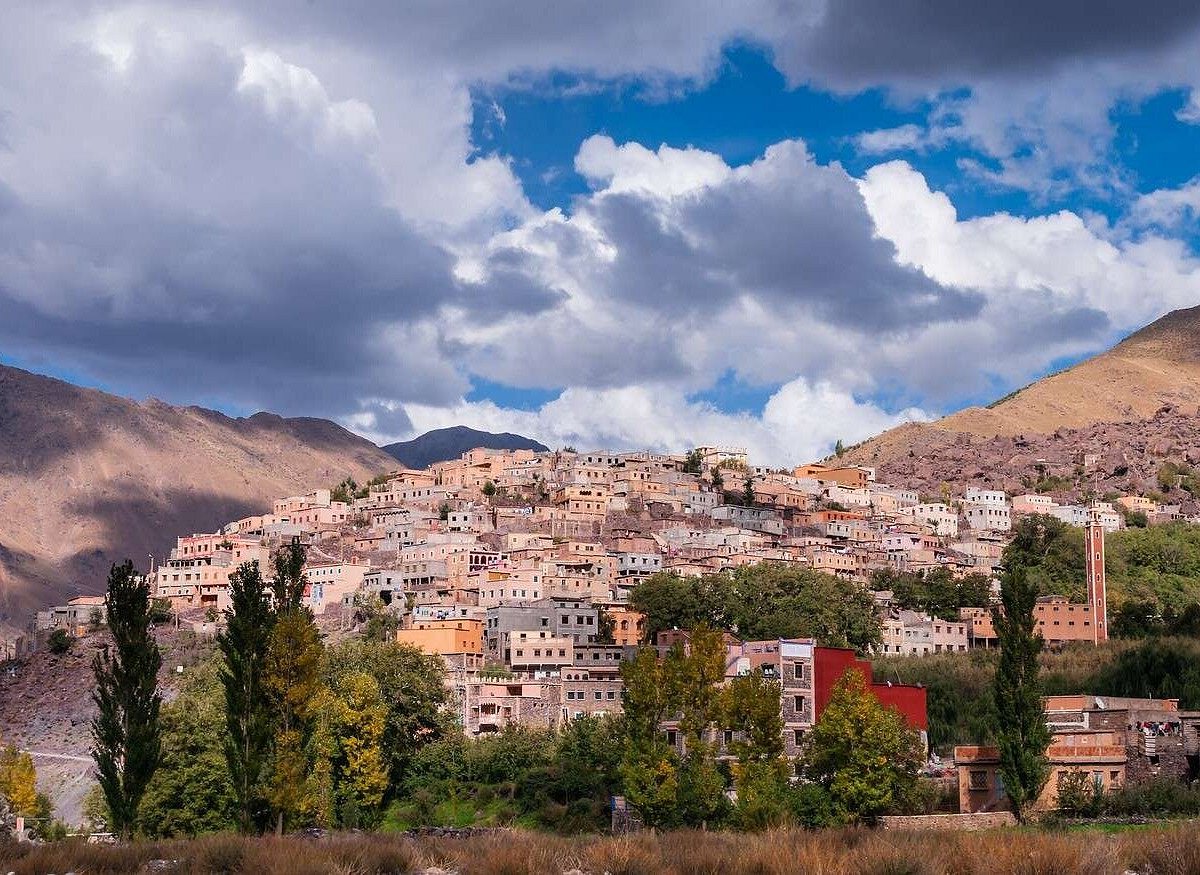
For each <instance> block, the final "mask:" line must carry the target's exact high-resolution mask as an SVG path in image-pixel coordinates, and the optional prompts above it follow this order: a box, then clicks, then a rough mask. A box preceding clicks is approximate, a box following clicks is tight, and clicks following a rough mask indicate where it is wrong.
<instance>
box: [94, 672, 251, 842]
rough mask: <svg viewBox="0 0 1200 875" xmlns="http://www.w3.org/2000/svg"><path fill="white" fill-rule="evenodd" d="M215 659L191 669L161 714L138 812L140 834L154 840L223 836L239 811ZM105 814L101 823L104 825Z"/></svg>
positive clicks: (218, 673)
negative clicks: (154, 766)
mask: <svg viewBox="0 0 1200 875" xmlns="http://www.w3.org/2000/svg"><path fill="white" fill-rule="evenodd" d="M224 692H225V690H224V687H223V684H222V675H221V666H220V662H219V660H217V659H215V658H211V657H210V658H209V659H208V660H206V661H205V662H202V663H200V664H199V665H198V666H195V667H194V668H192V669H191V670H190V671H189V672H188V675H187V677H186V680H185V681H184V683H183V686H182V688H181V689H180V691H179V694H178V696H176V697H175V699H174V700H172V701H171V702H169V703H167V704H164V705H163V707H162V711H161V715H160V724H161V729H162V756H161V759H160V760H159V768H158V770H157V771H156V772H155V773H154V777H153V778H152V779H151V781H150V784H149V786H148V787H147V788H146V795H145V797H144V798H143V799H142V804H141V807H140V809H139V812H138V832H139V833H140V834H141V835H144V836H150V837H154V838H171V837H180V836H190V835H196V834H198V833H209V832H223V831H228V830H234V829H236V828H237V827H238V822H239V813H240V811H241V808H240V805H239V799H238V796H237V793H236V791H235V788H234V782H233V780H232V779H231V778H230V774H231V773H230V769H229V768H228V765H227V762H226V750H227V746H226V744H225V743H224V738H225V732H226V729H227V723H226V719H225V707H224V706H225V695H224ZM100 801H101V802H102V799H101V800H100ZM109 817H110V815H109V814H108V812H107V809H106V808H105V809H103V810H102V811H101V812H100V818H101V819H102V820H103V821H104V822H108V820H109Z"/></svg>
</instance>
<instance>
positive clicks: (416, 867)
mask: <svg viewBox="0 0 1200 875" xmlns="http://www.w3.org/2000/svg"><path fill="white" fill-rule="evenodd" d="M427 869H437V870H441V871H442V872H454V873H458V875H545V873H551V875H561V873H564V872H571V871H573V870H575V871H577V872H583V873H588V875H601V873H605V872H607V873H611V875H660V873H663V875H784V873H796V872H806V873H816V875H926V873H928V875H976V873H978V875H984V873H987V875H997V873H1009V872H1012V873H1021V875H1084V873H1086V875H1122V873H1125V872H1137V873H1145V875H1191V873H1198V872H1200V824H1197V823H1196V822H1190V823H1186V824H1179V825H1175V826H1170V827H1153V828H1149V829H1142V830H1136V831H1132V830H1131V831H1123V832H1119V833H1113V834H1106V833H1104V832H1102V831H1096V830H1089V831H1086V832H1082V831H1058V832H1048V831H1039V830H1030V829H1008V830H995V831H989V832H982V833H953V834H947V833H903V832H882V831H871V830H866V829H846V830H826V831H822V832H803V831H790V830H789V831H777V832H766V833H759V834H738V833H720V832H711V833H702V832H671V833H663V834H658V835H654V834H650V833H643V834H639V835H634V836H628V837H601V836H595V837H574V838H560V837H556V836H551V835H546V834H540V833H533V832H523V831H515V832H506V833H492V834H489V835H484V836H475V837H471V838H445V837H438V838H434V837H423V838H409V837H406V836H397V835H381V834H374V835H361V834H359V835H351V834H342V835H334V836H329V837H326V838H321V839H305V838H299V837H285V838H282V839H276V838H270V837H269V838H258V839H245V838H239V837H235V836H210V837H207V838H202V839H196V840H192V841H181V842H158V843H149V842H146V843H141V842H135V843H132V844H128V845H112V846H104V845H87V844H83V843H80V842H60V843H57V844H52V845H44V846H40V847H29V846H16V845H12V844H8V845H0V872H9V871H12V872H15V873H17V875H47V873H59V875H62V873H65V872H76V873H80V875H83V873H87V875H118V873H120V875H124V873H137V872H147V873H148V872H175V873H187V875H215V873H243V875H260V873H262V875H317V873H320V875H329V873H335V875H385V873H422V872H425V871H426V870H427Z"/></svg>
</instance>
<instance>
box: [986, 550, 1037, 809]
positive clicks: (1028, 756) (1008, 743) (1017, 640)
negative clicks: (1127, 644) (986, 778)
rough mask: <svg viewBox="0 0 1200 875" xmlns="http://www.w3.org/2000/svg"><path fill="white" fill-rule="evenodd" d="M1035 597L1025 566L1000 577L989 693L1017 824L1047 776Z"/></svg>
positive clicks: (1033, 586)
mask: <svg viewBox="0 0 1200 875" xmlns="http://www.w3.org/2000/svg"><path fill="white" fill-rule="evenodd" d="M1037 596H1038V591H1037V586H1036V585H1035V584H1034V583H1033V582H1032V581H1031V580H1030V578H1029V576H1028V575H1027V574H1026V571H1025V566H1024V565H1023V564H1020V563H1017V564H1015V565H1013V566H1010V567H1009V568H1008V569H1007V570H1006V571H1005V573H1004V576H1003V577H1002V578H1001V581H1000V605H998V606H997V607H996V608H995V609H993V611H992V623H993V625H994V626H995V628H996V638H997V639H998V640H999V643H1000V661H999V663H997V665H996V680H995V684H994V688H993V690H994V696H995V700H996V713H997V714H998V715H999V717H1000V725H999V730H998V732H997V742H998V745H999V747H1000V775H1001V777H1002V778H1003V779H1004V786H1005V790H1006V791H1007V793H1008V798H1009V801H1010V802H1011V803H1012V807H1013V812H1014V813H1015V814H1016V815H1017V817H1018V818H1020V819H1023V818H1024V814H1025V812H1026V810H1027V809H1028V807H1029V806H1030V805H1032V804H1033V803H1034V802H1036V801H1037V798H1038V796H1039V795H1040V794H1041V792H1042V788H1043V787H1044V786H1045V785H1046V779H1047V778H1048V777H1049V776H1050V766H1049V760H1048V759H1047V757H1046V748H1047V747H1048V746H1049V744H1050V737H1051V736H1050V730H1049V728H1047V726H1046V716H1045V714H1044V713H1043V711H1042V689H1041V684H1040V683H1039V680H1038V654H1039V653H1040V652H1041V650H1042V636H1041V634H1040V633H1039V632H1038V631H1037V624H1036V621H1035V620H1034V616H1033V610H1034V606H1035V605H1036V604H1037Z"/></svg>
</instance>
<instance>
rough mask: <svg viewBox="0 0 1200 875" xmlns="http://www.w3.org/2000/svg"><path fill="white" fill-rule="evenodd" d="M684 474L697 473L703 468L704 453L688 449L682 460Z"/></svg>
mask: <svg viewBox="0 0 1200 875" xmlns="http://www.w3.org/2000/svg"><path fill="white" fill-rule="evenodd" d="M682 470H683V473H684V474H699V473H700V472H701V471H703V470H704V454H703V453H701V452H700V451H699V450H690V451H689V452H688V454H687V457H686V458H685V459H684V460H683V469H682Z"/></svg>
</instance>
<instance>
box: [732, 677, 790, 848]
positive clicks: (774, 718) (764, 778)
mask: <svg viewBox="0 0 1200 875" xmlns="http://www.w3.org/2000/svg"><path fill="white" fill-rule="evenodd" d="M779 690H780V686H779V681H777V680H772V679H770V678H766V677H764V676H763V673H762V669H757V668H756V669H754V670H753V671H752V672H750V674H747V675H740V676H738V677H736V678H734V679H733V680H731V681H730V682H729V683H728V684H726V685H725V687H724V688H723V689H722V691H721V710H722V714H723V718H724V727H725V728H726V729H728V730H732V731H733V733H734V736H733V742H732V743H731V744H730V745H729V752H730V753H732V754H733V755H734V756H735V757H737V759H736V761H735V762H734V764H733V766H732V771H733V782H734V786H735V787H736V788H737V807H736V808H735V809H734V817H735V819H736V822H737V824H738V826H740V827H742V828H743V829H764V828H767V827H772V826H779V825H781V824H782V823H784V822H786V820H787V817H788V763H787V760H786V759H785V758H784V756H783V751H784V748H783V714H782V713H781V711H780V709H779Z"/></svg>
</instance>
